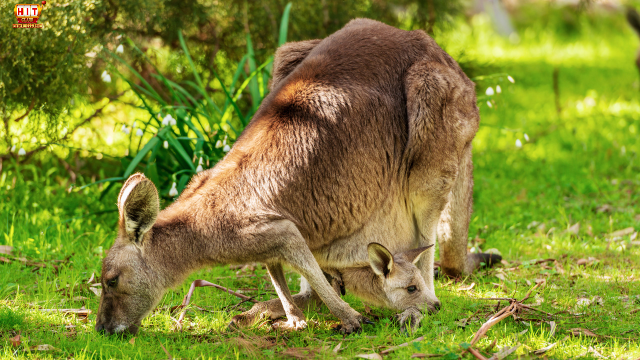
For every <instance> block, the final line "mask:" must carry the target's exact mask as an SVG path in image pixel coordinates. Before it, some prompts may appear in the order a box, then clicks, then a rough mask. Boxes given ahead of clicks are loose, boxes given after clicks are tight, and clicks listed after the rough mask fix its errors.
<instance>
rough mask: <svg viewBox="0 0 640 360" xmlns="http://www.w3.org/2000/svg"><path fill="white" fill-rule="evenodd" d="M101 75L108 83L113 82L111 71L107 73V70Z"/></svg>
mask: <svg viewBox="0 0 640 360" xmlns="http://www.w3.org/2000/svg"><path fill="white" fill-rule="evenodd" d="M100 77H101V78H102V81H104V82H106V83H110V82H111V75H109V73H107V70H105V71H103V72H102V75H100Z"/></svg>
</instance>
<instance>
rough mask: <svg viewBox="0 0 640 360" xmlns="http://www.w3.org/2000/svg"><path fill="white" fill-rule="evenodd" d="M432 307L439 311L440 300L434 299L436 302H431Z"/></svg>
mask: <svg viewBox="0 0 640 360" xmlns="http://www.w3.org/2000/svg"><path fill="white" fill-rule="evenodd" d="M433 307H434V308H436V311H440V301H436V302H435V303H434V304H433Z"/></svg>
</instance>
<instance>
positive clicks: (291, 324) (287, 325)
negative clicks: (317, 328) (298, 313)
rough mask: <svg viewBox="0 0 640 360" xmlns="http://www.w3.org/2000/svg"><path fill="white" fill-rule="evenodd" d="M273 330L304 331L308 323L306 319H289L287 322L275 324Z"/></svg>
mask: <svg viewBox="0 0 640 360" xmlns="http://www.w3.org/2000/svg"><path fill="white" fill-rule="evenodd" d="M273 328H275V329H283V330H289V331H298V330H304V329H306V328H307V321H306V320H305V319H304V318H302V319H300V318H293V319H287V321H278V322H276V323H274V324H273Z"/></svg>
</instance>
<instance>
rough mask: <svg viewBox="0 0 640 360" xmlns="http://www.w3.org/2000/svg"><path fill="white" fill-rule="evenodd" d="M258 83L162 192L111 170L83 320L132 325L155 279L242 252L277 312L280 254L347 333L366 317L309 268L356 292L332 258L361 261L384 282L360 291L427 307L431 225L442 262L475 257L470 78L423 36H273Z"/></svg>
mask: <svg viewBox="0 0 640 360" xmlns="http://www.w3.org/2000/svg"><path fill="white" fill-rule="evenodd" d="M270 86H271V93H270V94H269V95H268V96H267V97H266V98H265V100H264V101H263V102H262V104H261V105H260V108H259V109H258V111H257V112H256V114H255V116H254V117H253V119H252V120H251V123H250V124H249V125H248V126H247V127H246V129H245V130H244V132H243V133H242V135H241V136H240V137H239V138H238V140H237V141H236V143H235V144H234V146H233V148H232V149H231V151H230V152H229V153H228V154H227V156H226V157H225V158H224V159H222V160H221V161H220V162H219V163H218V164H217V165H216V166H215V167H214V168H213V169H210V170H207V171H204V172H201V173H200V174H198V175H196V176H194V177H193V179H192V180H191V182H190V183H189V186H188V187H187V188H186V189H185V190H184V192H183V193H182V194H181V195H180V197H179V198H178V200H177V201H176V202H175V203H173V204H172V205H171V206H169V207H167V208H166V209H164V210H162V211H159V201H158V193H157V190H156V188H155V186H154V185H153V183H152V182H151V181H149V180H148V179H146V178H145V177H144V176H143V175H140V174H136V175H133V176H131V177H130V178H129V179H128V180H127V181H126V182H125V184H124V186H123V187H122V190H121V192H120V196H119V198H118V208H119V211H120V221H119V229H118V237H117V239H116V240H115V243H114V245H113V246H112V248H111V249H110V251H109V253H108V255H107V256H106V257H105V259H104V260H103V266H102V283H103V292H102V296H101V299H100V308H99V310H98V319H97V324H96V330H98V331H102V330H104V331H106V332H107V333H117V332H123V331H129V332H132V333H135V332H136V331H137V330H138V328H139V326H140V323H141V321H142V319H143V318H144V317H145V316H146V315H147V314H148V313H149V312H150V311H151V309H153V307H154V306H155V305H156V304H157V303H158V302H159V301H160V299H161V297H162V295H163V294H164V293H165V291H166V290H167V289H168V288H170V287H173V286H176V285H178V284H180V283H181V282H182V281H183V280H184V279H185V278H186V277H187V276H188V275H189V274H190V273H192V272H193V271H196V270H197V269H200V268H202V267H206V266H212V265H215V264H228V263H246V262H254V261H257V262H263V263H265V264H266V265H267V269H268V271H269V275H270V276H271V280H272V282H273V285H274V287H275V289H276V292H277V294H278V297H279V298H280V301H281V304H282V308H283V310H284V313H285V314H286V315H287V319H288V322H287V323H286V326H287V327H290V328H294V329H299V328H303V327H304V326H306V322H305V317H304V314H303V313H302V311H300V309H299V308H298V306H296V300H295V299H294V298H293V297H292V296H291V294H290V293H289V289H288V287H287V284H286V281H285V276H284V272H283V269H282V265H283V264H287V265H288V266H290V267H291V268H293V269H294V270H295V271H297V272H298V273H300V274H301V275H302V276H303V277H304V278H305V279H306V281H308V284H309V285H310V288H311V289H313V291H315V293H316V294H317V297H318V298H319V299H320V300H321V301H322V302H324V304H326V305H327V307H328V308H329V310H330V311H331V313H332V314H333V315H335V316H336V317H338V318H339V319H340V321H341V322H342V325H341V329H342V331H343V332H345V333H349V332H352V331H356V330H358V329H360V327H361V323H362V322H363V321H365V320H366V319H365V318H364V317H363V316H362V315H360V314H359V313H358V312H356V311H355V310H353V309H352V308H351V307H349V305H348V304H347V303H345V302H344V301H343V300H342V299H341V298H340V297H339V295H338V294H337V293H336V291H334V290H333V288H332V287H331V285H330V284H329V282H328V281H327V278H326V277H325V276H324V274H323V269H324V270H325V271H326V272H327V273H329V274H331V273H332V271H333V272H337V273H339V274H341V276H342V278H343V281H344V282H345V286H347V288H349V287H351V289H352V291H354V292H356V293H358V291H359V290H358V289H357V282H358V280H357V276H358V273H357V272H352V273H351V275H349V272H344V271H343V270H344V269H352V268H361V269H362V268H364V269H370V271H369V272H368V273H367V274H368V275H367V276H377V277H379V279H382V280H385V279H386V280H387V282H384V281H382V280H381V281H378V284H380V286H379V287H378V288H375V289H374V290H375V291H371V289H362V287H361V289H360V295H361V296H365V297H369V300H371V301H374V302H378V303H380V304H382V305H385V306H389V307H395V308H398V309H402V308H403V307H404V308H406V307H407V306H408V305H411V306H418V307H421V308H426V309H428V310H429V309H430V310H432V311H434V310H435V309H436V308H437V307H439V302H438V299H437V297H436V295H435V293H434V291H433V257H434V252H433V247H429V246H430V245H433V244H434V243H435V239H436V234H437V236H438V239H439V244H440V258H441V267H442V270H443V271H444V272H445V273H446V274H449V275H459V274H463V273H469V272H471V271H473V269H475V268H476V267H477V266H478V265H479V264H480V262H481V261H483V257H482V256H471V255H468V254H467V249H466V245H467V231H468V226H469V217H470V212H471V200H472V188H473V180H472V170H473V169H472V163H471V141H472V139H473V137H474V136H475V133H476V131H477V129H478V122H479V115H478V108H477V106H476V97H475V92H474V84H473V83H472V82H471V81H470V80H469V79H468V78H467V76H466V75H465V74H464V73H463V72H462V70H461V69H460V67H459V66H458V64H457V63H456V62H455V61H454V60H453V59H452V58H451V57H450V56H449V55H447V54H446V53H445V52H444V51H443V50H442V49H440V48H439V47H438V45H437V44H436V43H435V42H434V41H433V40H432V39H431V38H430V37H429V36H427V35H426V34H425V33H424V32H422V31H402V30H398V29H395V28H393V27H390V26H387V25H384V24H382V23H379V22H376V21H372V20H366V19H357V20H353V21H351V22H349V23H348V24H347V25H346V26H345V27H344V28H343V29H341V30H339V31H338V32H336V33H334V34H333V35H331V36H329V37H327V38H325V39H323V40H311V41H303V42H296V43H288V44H285V45H283V46H282V47H281V48H280V49H278V52H277V53H276V57H275V60H274V67H273V80H272V83H271V85H270ZM372 243H376V244H372ZM370 244H372V245H371V246H370ZM418 247H423V249H417V250H415V251H413V252H411V251H409V250H411V249H414V248H418ZM425 247H428V248H426V249H425ZM383 249H384V250H383ZM391 254H395V255H394V256H391ZM396 260H397V261H396ZM414 261H415V263H416V265H417V269H419V271H415V272H412V273H411V276H405V277H402V279H403V280H402V281H396V280H397V279H398V278H397V277H396V276H395V275H394V271H399V270H398V269H401V268H402V267H400V266H394V264H396V265H398V264H400V263H404V264H405V265H406V267H405V268H407V269H411V268H412V266H413V267H414V268H415V265H414V264H413V262H414ZM485 261H486V259H485ZM371 274H373V275H371ZM400 292H402V294H400ZM405 295H411V296H405ZM394 299H395V300H394Z"/></svg>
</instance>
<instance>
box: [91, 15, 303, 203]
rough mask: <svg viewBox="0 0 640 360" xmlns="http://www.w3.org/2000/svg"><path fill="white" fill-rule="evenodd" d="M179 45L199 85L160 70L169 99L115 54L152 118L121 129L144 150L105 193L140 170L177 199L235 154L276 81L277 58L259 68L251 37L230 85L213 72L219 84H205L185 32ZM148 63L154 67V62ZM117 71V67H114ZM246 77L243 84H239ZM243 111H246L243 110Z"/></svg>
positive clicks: (284, 20)
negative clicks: (198, 175) (270, 84)
mask: <svg viewBox="0 0 640 360" xmlns="http://www.w3.org/2000/svg"><path fill="white" fill-rule="evenodd" d="M290 9H291V4H289V5H288V6H287V7H286V8H285V10H284V14H283V17H282V20H281V25H280V32H279V35H278V43H279V44H283V43H284V42H285V41H286V38H287V27H288V17H289V10H290ZM178 40H179V42H180V44H181V47H182V50H183V52H184V56H185V57H186V59H187V61H188V63H189V67H190V69H191V73H192V74H193V78H194V79H195V81H190V80H186V81H184V82H183V83H182V84H178V83H176V82H173V81H171V80H169V79H168V78H167V77H165V76H164V75H162V73H161V72H160V71H158V72H157V74H154V75H153V77H154V78H155V79H156V80H157V81H158V82H159V83H161V84H162V85H163V86H162V88H163V90H164V93H166V94H170V99H165V98H164V97H163V96H161V95H160V94H159V93H158V91H156V89H155V88H154V87H153V86H151V84H149V82H147V81H146V80H145V78H144V77H143V76H142V75H141V74H140V73H139V72H137V71H136V70H135V69H134V68H133V67H132V66H131V65H130V64H128V63H127V62H126V61H125V60H124V59H122V58H121V57H120V56H119V55H118V54H116V53H110V55H111V56H112V57H113V58H114V59H115V60H117V61H118V62H120V63H121V64H123V65H124V66H125V68H126V70H128V73H125V74H121V76H122V78H123V80H124V81H126V83H127V84H128V85H129V86H130V88H131V89H132V90H133V91H134V92H135V93H136V95H137V96H138V98H139V99H140V101H141V103H142V105H141V106H140V108H141V109H144V110H146V112H147V115H148V119H147V120H146V121H133V123H131V124H127V123H124V124H122V128H121V130H122V131H124V132H125V133H129V134H131V133H132V132H135V133H136V135H137V136H138V137H140V140H139V144H138V148H139V149H140V150H139V151H138V152H137V153H136V154H135V156H129V157H125V158H124V159H123V172H122V176H118V177H113V178H107V179H103V180H100V181H98V182H96V183H102V182H110V185H109V186H108V187H107V188H105V190H104V192H105V193H106V192H107V191H108V190H109V189H110V188H111V186H113V185H114V184H115V183H116V182H118V181H122V180H125V179H126V178H127V177H129V176H130V175H131V174H132V173H133V172H134V171H136V169H139V170H142V171H143V172H144V173H145V174H146V175H147V177H149V178H150V179H151V180H152V181H153V182H154V183H156V185H157V186H158V187H159V188H160V189H161V191H160V193H161V194H162V195H164V196H169V197H175V196H176V195H178V194H179V193H180V192H182V190H183V189H184V188H185V187H186V185H187V182H188V181H189V179H190V178H191V177H192V176H193V175H194V174H196V173H198V172H200V171H202V170H203V169H204V168H207V167H211V166H213V164H215V163H217V162H218V161H219V160H220V159H221V158H222V157H223V156H224V155H225V154H226V152H228V151H229V150H230V147H231V143H232V142H233V141H234V140H235V139H236V138H237V137H238V136H239V135H240V133H241V132H242V130H243V129H244V127H245V126H246V125H247V124H248V123H249V121H250V120H251V117H252V116H253V114H254V113H255V112H256V111H257V109H258V106H259V105H260V103H261V102H262V100H263V99H264V97H265V96H266V95H267V93H268V89H267V84H268V82H269V79H270V77H271V74H270V71H271V65H272V62H273V57H269V59H268V60H267V61H265V62H264V63H262V64H261V65H259V66H257V65H256V59H255V52H254V50H253V46H252V42H251V39H250V38H249V37H248V36H247V40H246V41H247V54H246V55H245V56H243V58H242V59H241V60H240V62H239V63H238V64H237V66H236V70H235V73H234V75H233V77H232V81H231V84H230V85H229V86H226V85H225V84H224V81H223V79H222V78H221V77H220V76H219V75H218V74H217V73H216V72H215V70H213V69H211V71H212V73H213V75H214V77H215V80H214V81H212V83H205V82H204V81H203V80H202V78H201V76H200V74H199V73H198V69H197V66H196V65H195V63H194V62H193V60H192V57H191V55H190V53H189V49H188V48H187V44H186V42H185V40H184V37H183V36H182V34H180V33H179V34H178ZM129 43H130V45H131V47H132V48H133V49H135V50H136V51H137V52H138V54H139V55H141V56H143V57H145V55H144V53H143V52H142V51H140V49H139V48H138V47H136V46H135V45H134V44H133V42H132V41H129ZM145 59H146V61H148V62H149V63H151V60H150V59H149V58H146V57H145ZM245 66H248V68H249V70H250V74H249V75H248V76H246V75H244V68H245ZM113 69H117V67H116V66H114V67H113ZM156 70H157V69H156ZM129 73H130V74H132V78H127V74H129ZM242 77H244V79H243V81H242V82H240V81H241V78H242ZM209 88H211V89H214V90H220V91H218V93H222V94H224V96H217V97H216V96H212V95H211V93H210V92H209V91H208V89H209ZM243 93H248V94H249V95H250V97H249V99H250V101H248V102H247V101H246V100H245V101H244V103H241V102H240V101H239V100H240V99H241V97H242V95H243ZM242 108H246V110H244V111H243V110H242ZM131 135H133V134H131ZM145 135H147V136H146V137H145ZM148 135H151V136H150V137H149V136H148ZM145 141H146V142H145ZM143 142H144V145H143ZM94 184H95V183H94Z"/></svg>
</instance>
